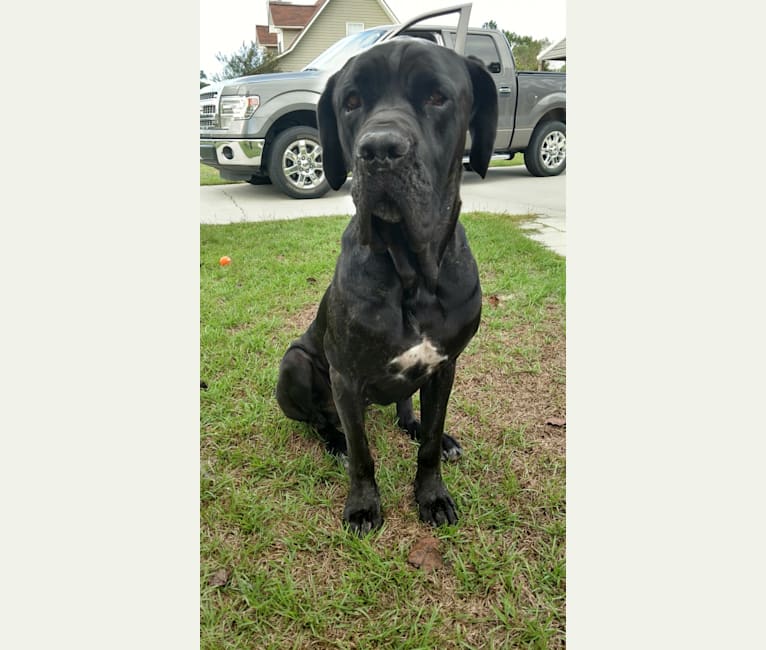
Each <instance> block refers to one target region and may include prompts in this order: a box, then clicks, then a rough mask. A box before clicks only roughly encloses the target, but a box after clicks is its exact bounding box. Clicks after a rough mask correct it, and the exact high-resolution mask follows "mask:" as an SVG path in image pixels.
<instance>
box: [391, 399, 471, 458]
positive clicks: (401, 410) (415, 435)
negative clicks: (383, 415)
mask: <svg viewBox="0 0 766 650" xmlns="http://www.w3.org/2000/svg"><path fill="white" fill-rule="evenodd" d="M396 423H397V425H399V428H400V429H402V430H403V431H406V432H407V433H408V434H409V435H410V438H412V439H413V440H416V441H417V442H420V430H421V426H420V420H418V419H417V418H416V417H415V411H414V410H413V408H412V397H408V398H407V399H403V400H401V401H399V402H397V403H396ZM462 455H463V448H462V447H461V446H460V443H459V442H458V441H457V440H455V438H453V437H452V436H451V435H449V434H448V433H446V432H445V433H443V434H442V459H443V460H457V459H458V458H460V456H462Z"/></svg>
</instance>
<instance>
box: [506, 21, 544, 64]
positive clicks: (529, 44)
mask: <svg viewBox="0 0 766 650" xmlns="http://www.w3.org/2000/svg"><path fill="white" fill-rule="evenodd" d="M503 33H504V34H505V37H506V38H507V39H508V42H509V43H510V44H511V51H512V52H513V58H514V60H515V61H516V69H517V70H537V66H538V62H537V55H538V54H540V52H542V51H543V50H544V49H545V48H546V47H548V46H549V45H550V44H551V42H550V41H549V40H548V39H547V38H543V39H541V40H539V41H538V40H535V39H534V38H532V37H531V36H519V34H516V33H515V32H507V31H505V30H503ZM542 69H543V70H548V62H547V61H543V67H542Z"/></svg>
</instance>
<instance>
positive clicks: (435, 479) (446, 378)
mask: <svg viewBox="0 0 766 650" xmlns="http://www.w3.org/2000/svg"><path fill="white" fill-rule="evenodd" d="M454 380H455V362H454V361H450V362H448V363H446V364H444V365H443V366H441V367H440V368H439V369H438V370H437V371H436V372H435V373H434V374H433V375H432V376H431V378H430V379H429V380H428V381H427V382H426V383H425V384H424V385H423V387H422V388H421V389H420V403H421V413H422V416H423V417H422V422H421V433H420V448H419V449H418V470H417V473H416V475H415V500H416V501H417V502H418V509H419V510H420V518H421V519H422V520H423V521H425V522H426V523H429V524H432V525H434V526H440V525H442V524H454V523H457V508H456V507H455V502H454V501H453V500H452V497H451V496H450V493H449V492H448V491H447V488H446V486H445V485H444V481H443V480H442V475H441V457H442V435H443V434H444V419H445V416H446V414H447V402H448V401H449V396H450V392H451V391H452V382H453V381H454Z"/></svg>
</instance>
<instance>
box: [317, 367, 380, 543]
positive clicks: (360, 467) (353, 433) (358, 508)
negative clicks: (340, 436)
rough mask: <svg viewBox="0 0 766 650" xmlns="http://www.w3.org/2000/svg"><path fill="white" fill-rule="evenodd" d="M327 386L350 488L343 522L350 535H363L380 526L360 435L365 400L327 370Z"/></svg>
mask: <svg viewBox="0 0 766 650" xmlns="http://www.w3.org/2000/svg"><path fill="white" fill-rule="evenodd" d="M330 383H331V384H332V395H333V399H334V400H335V407H336V408H337V410H338V416H339V417H340V421H341V425H342V427H343V431H344V433H345V434H346V445H347V446H348V477H349V483H350V486H349V492H348V498H347V499H346V507H345V508H344V509H343V521H344V522H345V523H346V524H347V525H348V526H349V528H350V529H351V530H352V531H353V532H355V533H357V534H358V535H364V534H366V533H369V532H370V531H371V530H373V529H374V528H379V527H380V525H381V524H382V523H383V516H382V514H381V511H380V495H379V494H378V486H377V484H376V483H375V464H374V463H373V460H372V456H371V455H370V448H369V446H368V444H367V435H366V434H365V432H364V410H365V400H364V397H363V396H362V395H361V393H360V391H359V388H358V386H356V385H355V384H354V382H352V381H349V380H347V379H346V378H344V377H343V376H342V375H341V374H340V373H338V372H337V371H336V370H335V369H334V368H330Z"/></svg>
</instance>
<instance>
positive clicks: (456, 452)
mask: <svg viewBox="0 0 766 650" xmlns="http://www.w3.org/2000/svg"><path fill="white" fill-rule="evenodd" d="M462 455H463V448H462V447H461V446H460V443H459V442H458V441H457V440H455V439H454V438H453V437H452V436H450V435H449V434H446V433H443V434H442V460H448V461H449V460H457V459H458V458H460V457H461V456H462Z"/></svg>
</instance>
